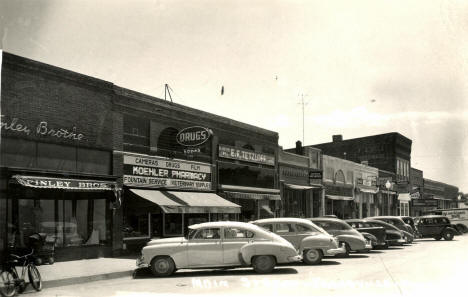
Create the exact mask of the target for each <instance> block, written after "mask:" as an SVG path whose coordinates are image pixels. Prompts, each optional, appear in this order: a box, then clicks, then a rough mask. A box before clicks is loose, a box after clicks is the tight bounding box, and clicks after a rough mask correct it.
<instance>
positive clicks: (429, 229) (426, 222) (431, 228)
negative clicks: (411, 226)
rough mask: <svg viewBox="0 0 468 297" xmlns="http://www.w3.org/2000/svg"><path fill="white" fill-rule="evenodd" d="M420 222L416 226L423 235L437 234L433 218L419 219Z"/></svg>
mask: <svg viewBox="0 0 468 297" xmlns="http://www.w3.org/2000/svg"><path fill="white" fill-rule="evenodd" d="M421 223H422V224H420V225H418V228H419V230H420V232H421V233H422V234H423V235H424V236H435V235H439V234H437V225H435V222H434V218H424V219H421Z"/></svg>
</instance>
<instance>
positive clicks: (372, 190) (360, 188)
mask: <svg viewBox="0 0 468 297" xmlns="http://www.w3.org/2000/svg"><path fill="white" fill-rule="evenodd" d="M357 188H358V189H359V191H360V192H363V193H371V194H376V193H377V192H378V191H379V189H378V188H362V187H357Z"/></svg>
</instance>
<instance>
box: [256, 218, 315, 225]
mask: <svg viewBox="0 0 468 297" xmlns="http://www.w3.org/2000/svg"><path fill="white" fill-rule="evenodd" d="M280 222H289V223H303V224H310V223H311V221H310V220H307V219H301V218H268V219H260V220H256V221H253V222H252V223H254V224H256V223H258V224H264V223H280Z"/></svg>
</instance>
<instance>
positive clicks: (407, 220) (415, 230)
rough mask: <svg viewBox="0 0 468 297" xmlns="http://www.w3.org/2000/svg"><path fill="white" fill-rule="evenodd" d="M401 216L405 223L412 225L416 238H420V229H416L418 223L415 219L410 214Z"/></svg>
mask: <svg viewBox="0 0 468 297" xmlns="http://www.w3.org/2000/svg"><path fill="white" fill-rule="evenodd" d="M400 218H401V219H402V220H403V222H405V224H407V225H410V226H411V230H412V231H413V236H414V238H418V237H419V234H418V230H417V229H416V225H415V224H414V219H413V218H412V217H409V216H400Z"/></svg>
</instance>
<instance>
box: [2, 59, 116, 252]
mask: <svg viewBox="0 0 468 297" xmlns="http://www.w3.org/2000/svg"><path fill="white" fill-rule="evenodd" d="M1 75H2V92H1V100H0V101H1V112H2V114H1V123H0V129H1V141H0V143H1V148H0V191H1V195H0V209H1V211H0V221H1V222H0V227H1V229H2V231H1V232H0V234H1V237H2V238H1V244H0V245H1V247H0V249H1V251H0V254H4V253H3V251H4V250H6V249H9V248H18V249H23V248H26V246H27V245H28V237H29V235H31V234H32V233H35V232H41V233H45V234H46V236H47V240H48V241H49V242H51V243H53V244H54V246H55V253H56V255H55V260H56V261H62V260H72V259H82V258H93V257H98V256H111V255H113V254H114V251H115V250H116V249H118V248H119V247H118V244H116V241H117V240H118V239H117V237H116V236H115V235H116V234H115V231H116V230H117V229H118V228H116V226H115V224H116V223H118V220H119V219H118V218H119V211H120V210H119V207H120V197H121V192H120V189H121V183H119V179H118V176H117V175H115V174H114V172H113V154H112V152H113V149H114V145H118V139H114V138H113V123H114V121H113V109H112V84H110V83H108V82H105V81H102V80H98V79H94V78H91V77H87V76H84V75H81V74H77V73H73V72H71V71H67V70H64V69H60V68H57V67H53V66H50V65H46V64H43V63H39V62H36V61H31V60H29V59H26V58H22V57H18V56H15V55H12V54H7V53H3V61H2V71H1Z"/></svg>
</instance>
